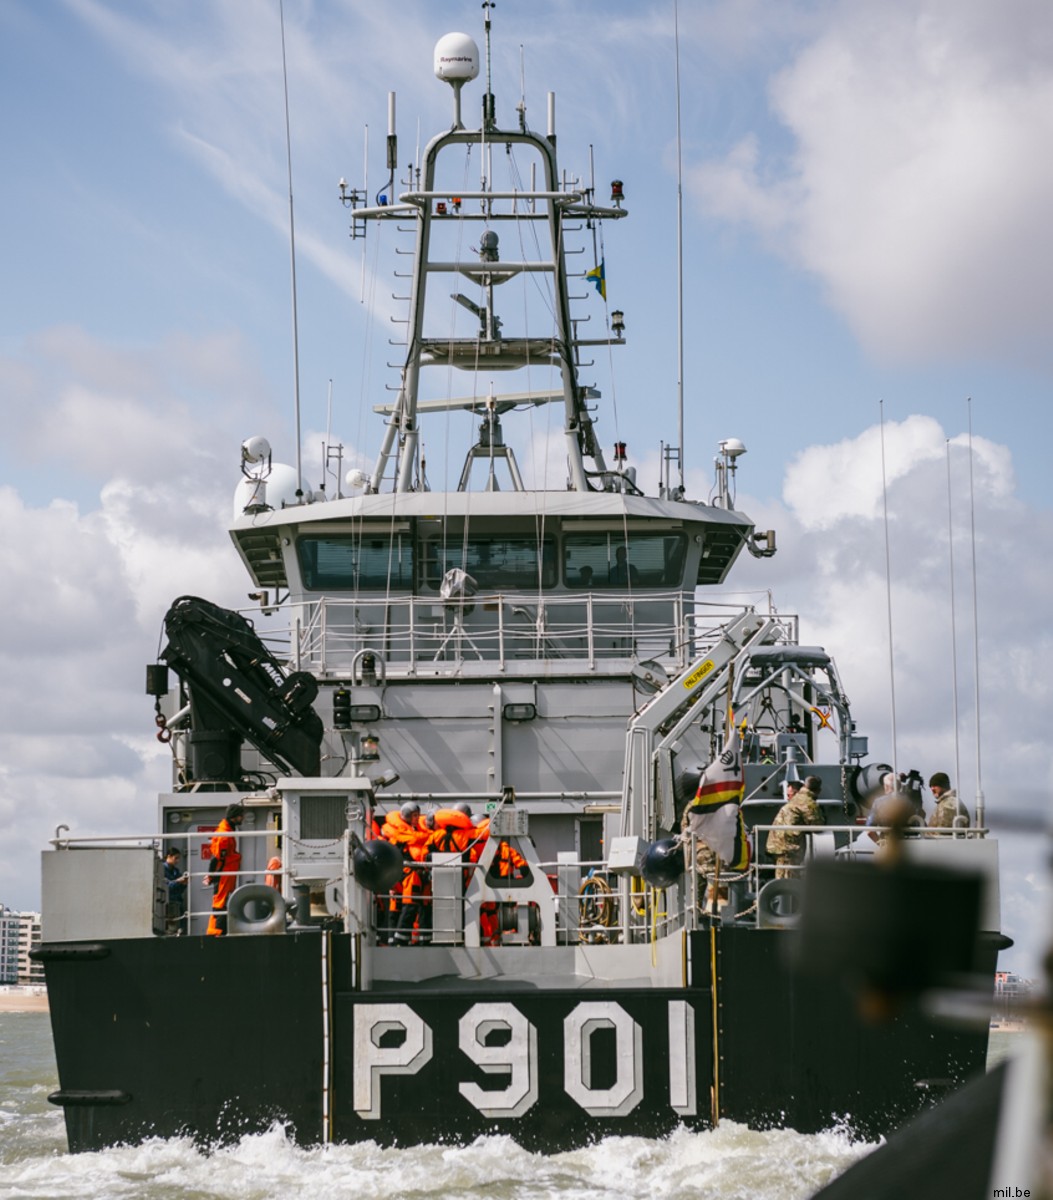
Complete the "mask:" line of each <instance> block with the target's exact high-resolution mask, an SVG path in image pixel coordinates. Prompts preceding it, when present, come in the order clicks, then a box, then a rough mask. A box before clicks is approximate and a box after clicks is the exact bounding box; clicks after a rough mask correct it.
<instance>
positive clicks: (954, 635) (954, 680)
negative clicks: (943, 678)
mask: <svg viewBox="0 0 1053 1200" xmlns="http://www.w3.org/2000/svg"><path fill="white" fill-rule="evenodd" d="M946 444H947V546H948V550H949V559H950V571H951V690H952V693H953V704H952V711H953V713H954V784H955V787H961V782H962V777H961V755H960V752H959V744H958V619H957V612H956V605H955V603H954V507H953V497H952V493H951V442H950V438H948V439H947V443H946Z"/></svg>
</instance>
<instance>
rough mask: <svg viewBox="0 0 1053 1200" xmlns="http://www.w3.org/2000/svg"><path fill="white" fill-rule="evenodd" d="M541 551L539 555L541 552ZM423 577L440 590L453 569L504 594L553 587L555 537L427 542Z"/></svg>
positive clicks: (554, 579) (479, 583)
mask: <svg viewBox="0 0 1053 1200" xmlns="http://www.w3.org/2000/svg"><path fill="white" fill-rule="evenodd" d="M539 552H540V553H539ZM423 553H424V577H425V580H426V582H427V584H428V586H429V587H433V588H438V586H439V584H440V583H442V577H443V576H444V575H445V574H446V572H447V571H449V570H451V569H452V568H453V567H460V568H461V570H462V571H467V572H468V574H469V575H471V576H472V578H473V579H474V580H475V582H476V583H477V584H478V585H479V587H480V588H482V589H485V590H487V591H497V592H499V591H504V590H505V589H506V588H522V589H524V590H529V589H531V588H533V589H536V588H537V587H538V585H539V584H540V586H541V587H546V588H548V587H553V586H554V585H555V583H556V577H557V573H556V546H555V542H554V541H553V539H552V538H545V539H544V540H543V541H542V542H541V543H540V544H539V543H538V540H537V538H518V537H479V538H475V537H473V538H468V540H467V541H448V542H440V541H438V540H434V541H429V542H425V543H424V546H423Z"/></svg>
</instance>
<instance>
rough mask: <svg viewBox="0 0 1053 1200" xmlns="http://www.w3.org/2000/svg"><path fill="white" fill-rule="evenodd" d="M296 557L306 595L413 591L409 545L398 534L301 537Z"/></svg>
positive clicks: (402, 536) (411, 555) (409, 542)
mask: <svg viewBox="0 0 1053 1200" xmlns="http://www.w3.org/2000/svg"><path fill="white" fill-rule="evenodd" d="M296 553H297V556H298V557H299V560H300V570H301V572H302V573H303V584H304V587H305V588H306V589H307V590H308V591H309V592H323V591H324V592H328V591H386V590H387V589H388V588H391V589H394V590H399V591H409V590H410V589H411V588H412V587H413V542H412V541H411V539H410V538H409V537H408V536H404V535H403V534H400V533H396V534H395V535H394V537H392V536H391V535H390V534H378V535H374V534H371V533H363V534H361V535H354V534H346V535H343V536H341V535H331V536H329V537H314V536H309V537H302V538H300V539H299V541H298V542H297V543H296Z"/></svg>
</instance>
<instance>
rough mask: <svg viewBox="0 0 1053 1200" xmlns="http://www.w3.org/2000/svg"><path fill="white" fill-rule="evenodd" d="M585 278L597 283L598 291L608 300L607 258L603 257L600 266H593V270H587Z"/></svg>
mask: <svg viewBox="0 0 1053 1200" xmlns="http://www.w3.org/2000/svg"><path fill="white" fill-rule="evenodd" d="M585 278H586V279H591V280H592V282H593V283H594V284H595V285H596V291H598V292H599V293H600V295H601V296H602V297H603V298H604V300H606V299H607V271H606V263H605V260H604V259H602V258H601V259H600V262H599V265H598V266H595V267H593V268H592V270H591V271H587V272H586V273H585Z"/></svg>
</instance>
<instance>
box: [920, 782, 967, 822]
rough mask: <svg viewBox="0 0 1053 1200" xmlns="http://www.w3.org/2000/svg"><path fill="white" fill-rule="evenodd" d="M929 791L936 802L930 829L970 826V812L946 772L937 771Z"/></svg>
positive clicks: (930, 783) (930, 818)
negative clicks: (959, 797)
mask: <svg viewBox="0 0 1053 1200" xmlns="http://www.w3.org/2000/svg"><path fill="white" fill-rule="evenodd" d="M929 791H931V792H932V798H933V799H934V800H935V801H936V807H935V808H934V809H933V812H932V816H931V817H929V828H930V829H952V828H954V827H955V826H956V825H957V826H958V827H959V828H963V827H966V826H968V825H969V810H968V809H967V808H966V807H965V805H964V804H963V803H962V802H961V800H959V799H958V793H957V792H956V791H955V790H954V789H953V788H952V787H951V781H950V779H949V778H948V776H947V774H946V773H945V772H944V771H937V772H936V774H935V775H933V776H932V778H931V779H930V780H929ZM959 818H961V819H959Z"/></svg>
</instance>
